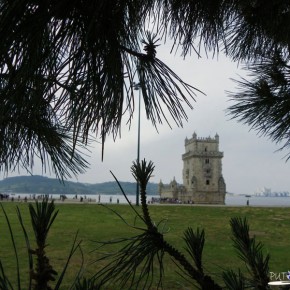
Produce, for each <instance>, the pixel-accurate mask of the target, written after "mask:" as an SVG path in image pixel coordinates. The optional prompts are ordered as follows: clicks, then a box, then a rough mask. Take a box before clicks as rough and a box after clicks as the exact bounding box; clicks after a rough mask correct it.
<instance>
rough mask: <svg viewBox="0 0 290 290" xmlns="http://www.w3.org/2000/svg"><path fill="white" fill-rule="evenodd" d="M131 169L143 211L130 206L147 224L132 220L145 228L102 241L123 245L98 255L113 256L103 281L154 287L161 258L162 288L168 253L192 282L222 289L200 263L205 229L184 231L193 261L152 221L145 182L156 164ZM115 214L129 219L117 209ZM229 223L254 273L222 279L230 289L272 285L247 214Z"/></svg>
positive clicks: (225, 275) (99, 274)
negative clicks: (248, 276) (137, 184)
mask: <svg viewBox="0 0 290 290" xmlns="http://www.w3.org/2000/svg"><path fill="white" fill-rule="evenodd" d="M131 170H132V173H133V176H134V177H135V179H136V181H137V182H139V184H140V189H141V190H140V194H141V203H142V215H140V214H139V213H138V212H137V211H136V210H135V209H134V208H133V207H132V206H131V208H132V209H133V211H134V213H135V214H136V218H137V219H140V220H141V221H142V223H143V224H144V226H145V227H140V226H135V225H133V226H132V228H133V229H135V230H137V231H141V234H139V235H136V236H134V237H132V238H123V239H117V240H115V241H113V242H112V241H110V242H104V243H102V244H101V245H102V246H108V245H110V244H112V243H117V244H120V249H119V250H118V251H117V252H114V253H108V254H106V255H104V256H103V257H102V258H101V259H100V260H99V261H101V260H103V259H107V260H109V262H108V263H107V265H106V266H105V267H103V268H102V269H101V270H99V271H98V272H97V274H96V275H95V276H94V278H96V279H97V281H98V283H99V285H101V286H102V285H107V284H110V283H112V284H113V285H118V287H120V288H122V289H124V288H126V287H129V289H140V288H142V289H150V288H151V285H152V283H153V281H154V277H155V278H156V274H155V275H154V273H155V271H154V263H157V264H158V269H159V272H158V286H157V288H159V287H162V280H163V276H164V264H165V262H164V257H165V255H168V256H169V257H170V258H171V259H172V260H173V261H174V263H175V264H176V266H177V268H178V269H179V270H180V271H181V276H183V277H184V278H186V279H188V280H189V281H191V283H192V285H196V284H197V285H198V287H199V288H200V289H203V290H208V289H211V290H215V289H216V290H220V289H223V287H222V286H221V285H220V284H219V283H217V282H215V281H214V279H213V278H212V277H211V276H210V275H208V274H206V273H205V272H204V267H203V265H202V259H203V257H202V253H203V248H204V244H205V233H204V230H200V229H199V228H197V230H196V232H194V231H193V230H192V229H191V228H188V229H187V230H186V231H185V233H184V241H185V243H186V246H185V250H186V252H187V253H188V254H189V256H190V257H191V258H192V260H193V262H194V263H193V264H192V263H191V262H190V261H189V260H188V258H187V257H186V256H185V255H184V254H183V253H182V252H181V251H180V250H179V249H178V248H176V247H175V246H173V245H172V244H170V243H169V242H167V241H166V240H165V236H164V232H162V231H160V229H159V225H160V224H157V225H156V224H155V223H154V222H153V221H152V219H151V216H150V213H149V209H148V205H147V203H146V185H147V183H148V181H149V179H150V177H151V175H152V173H153V170H154V165H153V163H152V162H149V163H147V162H146V161H145V160H143V161H142V162H141V163H139V162H138V163H133V166H132V168H131ZM116 214H117V215H118V216H119V217H120V218H121V219H122V220H123V221H125V220H124V219H123V218H122V217H121V216H120V215H119V214H118V213H116ZM230 224H231V228H232V233H233V241H234V247H235V248H236V249H237V251H238V256H239V257H240V258H241V260H242V261H243V262H244V263H245V264H246V265H247V266H248V271H249V274H250V278H249V279H248V278H245V277H244V276H243V275H242V274H241V272H240V270H239V272H238V274H235V273H234V272H233V271H232V270H228V271H227V272H224V273H222V277H223V279H224V284H225V285H227V287H229V288H228V289H239V287H242V288H240V289H243V288H244V287H245V285H246V286H247V287H250V288H251V289H259V290H262V289H268V282H269V277H268V275H269V266H268V263H269V255H266V257H265V258H264V257H263V252H262V244H261V243H260V242H259V243H256V239H255V238H250V236H249V226H248V222H247V220H246V219H240V218H232V219H231V222H230ZM123 244H124V245H123ZM121 245H122V246H121Z"/></svg>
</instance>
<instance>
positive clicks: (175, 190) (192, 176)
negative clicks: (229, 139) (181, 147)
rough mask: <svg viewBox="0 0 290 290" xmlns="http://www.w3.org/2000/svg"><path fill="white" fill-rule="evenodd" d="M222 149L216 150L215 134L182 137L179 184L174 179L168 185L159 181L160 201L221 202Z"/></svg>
mask: <svg viewBox="0 0 290 290" xmlns="http://www.w3.org/2000/svg"><path fill="white" fill-rule="evenodd" d="M222 158H223V152H220V151H219V136H218V134H216V135H215V137H214V138H211V137H206V138H198V137H197V135H196V133H194V134H193V135H192V138H190V139H188V138H186V139H185V153H184V154H183V155H182V160H183V172H182V176H183V185H178V184H177V182H176V180H175V178H174V179H173V181H171V182H170V184H169V185H164V184H163V183H162V181H160V183H159V193H160V198H161V201H164V202H166V201H168V202H171V201H173V202H174V201H178V202H181V203H197V204H224V203H225V194H226V184H225V181H224V178H223V175H222Z"/></svg>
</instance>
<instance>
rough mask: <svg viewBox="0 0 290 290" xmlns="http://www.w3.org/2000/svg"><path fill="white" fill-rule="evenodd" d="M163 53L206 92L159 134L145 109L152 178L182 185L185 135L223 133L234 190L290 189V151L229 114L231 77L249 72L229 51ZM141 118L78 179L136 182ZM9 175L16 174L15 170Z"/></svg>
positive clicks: (97, 150) (95, 155)
mask: <svg viewBox="0 0 290 290" xmlns="http://www.w3.org/2000/svg"><path fill="white" fill-rule="evenodd" d="M157 57H159V58H160V59H162V60H163V61H164V62H165V63H166V64H167V65H168V66H169V67H170V68H171V69H172V70H173V71H174V72H176V73H177V74H178V75H179V76H180V77H181V78H182V79H183V80H184V81H186V82H188V83H190V84H191V85H193V86H195V87H197V88H198V89H200V90H202V91H203V92H204V93H205V94H206V95H202V94H199V93H198V94H197V96H196V102H192V104H193V106H194V109H193V110H190V109H189V108H188V107H185V109H186V112H187V115H188V122H186V121H184V126H183V128H178V127H176V125H175V124H174V123H173V122H172V129H170V128H169V127H168V125H167V124H163V125H160V126H159V127H158V130H159V133H157V132H156V130H155V128H154V127H153V126H152V125H151V123H150V122H149V121H148V120H146V117H145V114H144V112H142V114H141V148H140V157H141V159H143V158H146V159H147V160H152V161H153V162H154V164H155V172H154V177H153V178H152V179H151V181H152V182H156V183H158V182H159V181H160V180H162V182H163V183H169V182H170V181H171V180H172V179H173V178H174V177H175V179H176V181H177V182H178V183H182V166H183V163H182V158H181V155H182V154H183V153H184V152H185V149H184V139H185V138H186V137H188V138H191V136H192V134H193V133H194V132H196V134H197V136H198V137H208V136H211V137H214V136H215V134H216V133H218V134H219V136H220V151H223V152H224V158H223V160H222V164H223V176H224V179H225V182H226V185H227V191H228V192H233V193H237V194H238V193H239V194H240V193H241V194H253V193H254V192H255V191H257V190H258V189H260V188H262V187H267V188H271V189H272V191H290V184H289V176H290V174H289V173H290V161H289V162H288V163H286V159H285V158H284V156H285V155H286V153H287V152H286V151H282V152H275V151H276V150H278V149H279V148H280V147H279V145H277V144H274V143H273V142H271V141H270V140H268V139H267V138H265V137H259V136H257V135H256V132H255V131H251V130H250V128H249V127H248V126H247V125H244V124H240V123H237V121H236V120H230V118H229V116H226V112H225V110H226V108H227V107H228V106H229V105H230V102H229V99H228V97H227V94H226V91H234V90H235V84H234V82H233V81H232V80H230V78H236V79H238V78H239V77H238V75H245V72H244V71H242V70H241V68H239V67H238V66H237V64H236V63H232V62H230V61H229V60H228V59H226V58H225V57H224V56H223V55H219V58H218V59H216V58H215V59H212V58H210V59H206V57H205V56H203V58H202V59H198V58H197V56H196V55H192V56H189V57H187V58H186V59H185V60H184V59H183V58H182V57H180V56H179V55H175V56H174V55H170V54H169V49H166V47H160V48H159V50H158V53H157ZM136 97H137V96H136ZM142 106H143V104H141V107H142ZM143 107H144V106H143ZM137 117H138V116H137V114H136V115H135V117H134V120H133V123H132V126H131V129H130V131H129V128H127V127H126V126H123V128H122V132H121V133H122V135H121V139H117V140H116V141H115V142H114V141H113V140H112V138H108V139H107V142H106V144H105V156H104V161H103V162H102V161H101V145H100V144H95V145H94V148H92V154H91V157H90V158H89V161H90V163H91V168H90V169H89V170H88V171H87V173H86V174H83V175H79V176H78V178H77V179H73V181H79V182H88V183H100V182H104V181H111V180H113V178H112V175H111V173H110V170H111V171H112V172H113V173H114V174H115V175H116V177H117V178H118V179H119V180H120V181H133V177H132V176H131V173H130V167H131V165H132V161H133V160H136V156H137V122H138V118H137ZM123 124H124V125H125V120H124V122H123ZM33 173H34V174H41V170H38V169H37V168H36V169H35V170H34V172H33ZM9 176H15V173H14V174H10V175H9ZM52 177H54V176H52Z"/></svg>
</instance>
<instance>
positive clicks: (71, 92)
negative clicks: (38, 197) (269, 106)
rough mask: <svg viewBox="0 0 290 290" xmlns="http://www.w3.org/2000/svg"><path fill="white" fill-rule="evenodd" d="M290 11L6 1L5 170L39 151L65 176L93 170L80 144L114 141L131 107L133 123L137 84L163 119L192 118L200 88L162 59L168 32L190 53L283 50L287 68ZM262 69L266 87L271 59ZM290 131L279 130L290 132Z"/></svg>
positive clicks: (2, 19) (216, 4)
mask: <svg viewBox="0 0 290 290" xmlns="http://www.w3.org/2000/svg"><path fill="white" fill-rule="evenodd" d="M289 11H290V6H289V2H288V1H281V0H273V1H264V0H257V1H244V0H234V1H225V0H208V1H198V0H195V1H192V0H184V1H159V0H158V1H157V0H155V1H154V0H150V1H140V0H129V1H112V0H110V1H109V0H93V1H86V2H82V1H67V0H59V1H53V0H48V1H40V2H37V1H33V0H14V1H10V0H3V1H1V3H0V35H1V45H0V60H1V61H0V72H1V79H0V102H1V106H0V116H1V117H0V168H1V170H4V171H6V172H7V171H9V170H12V169H15V168H17V167H23V168H25V169H27V171H30V169H31V167H33V166H34V159H35V157H36V156H38V157H40V159H41V162H42V165H43V169H44V170H46V169H47V167H48V166H50V165H51V166H52V169H53V170H54V171H55V172H56V174H57V175H58V177H60V178H64V177H67V176H70V175H71V174H78V173H80V172H83V171H84V170H85V169H86V168H87V166H88V164H87V162H86V161H85V159H84V157H83V154H82V153H80V151H84V150H85V145H87V144H88V143H90V141H91V135H92V134H94V135H95V136H97V137H100V138H101V140H102V144H103V145H104V143H105V140H106V136H107V135H108V134H112V135H113V137H116V136H117V135H118V133H119V130H120V127H121V121H122V119H123V118H124V117H125V116H126V117H127V121H128V125H129V126H130V122H131V120H132V117H133V113H134V110H135V102H134V84H136V83H138V84H139V85H140V88H141V90H142V95H143V99H144V104H145V110H146V115H147V117H148V119H150V120H151V121H152V124H153V125H154V126H157V125H158V124H162V123H163V122H164V121H165V122H167V123H168V124H169V123H170V119H172V120H173V122H175V123H176V124H177V125H178V126H182V124H183V121H184V120H187V116H186V113H185V109H184V105H185V106H188V107H190V108H192V104H191V103H192V100H194V97H195V93H196V92H199V91H198V89H196V88H195V87H193V86H192V85H189V84H187V83H185V82H184V81H183V80H182V79H180V77H179V76H177V75H176V74H175V73H174V72H173V71H172V70H171V69H170V68H169V67H168V66H166V64H165V63H163V62H162V61H160V59H158V58H157V50H156V48H157V46H158V43H159V42H160V43H162V42H165V41H166V40H167V39H170V40H172V42H171V43H173V44H172V47H171V48H170V49H171V51H173V50H176V49H179V48H180V49H181V51H182V55H183V56H184V57H185V56H187V55H189V54H190V53H191V52H192V51H194V52H195V53H196V54H198V55H200V52H201V49H202V48H204V49H205V53H206V54H207V53H209V52H212V53H213V54H215V53H218V52H219V51H224V52H225V53H226V54H227V55H228V56H229V57H230V58H231V59H233V60H235V61H261V63H262V64H263V63H265V62H267V61H269V62H270V63H274V62H273V56H274V54H275V53H276V52H277V51H278V52H279V53H281V54H282V56H283V58H284V59H285V65H284V68H285V69H286V68H287V67H288V63H289V61H288V60H289V46H290V33H289V27H290V20H289V19H290V12H289ZM149 23H150V25H149ZM142 48H143V50H144V52H142ZM258 76H259V79H260V83H261V84H263V88H264V87H265V86H264V84H265V83H267V76H265V73H264V68H261V71H259V72H258ZM285 76H287V74H285ZM273 80H275V81H276V80H277V79H276V77H274V78H273ZM284 80H286V82H287V87H288V83H289V79H288V78H287V77H285V78H284ZM266 87H267V86H266ZM264 91H265V92H266V93H267V92H268V90H267V89H266V90H265V89H264ZM285 92H286V91H285ZM287 94H288V93H287ZM277 95H278V96H279V97H280V96H281V97H283V94H282V93H280V92H278V93H277ZM286 99H287V97H286ZM249 100H250V99H249ZM250 101H251V100H250ZM238 102H239V100H238ZM253 106H254V107H255V110H257V111H259V107H258V106H256V105H255V104H253ZM286 107H287V108H288V106H286ZM276 112H277V114H279V113H281V110H279V109H277V111H276ZM125 113H128V114H125ZM244 113H247V110H246V111H244ZM241 114H243V112H242V113H241ZM284 116H285V114H284V113H281V115H280V118H279V120H278V121H274V122H273V121H272V122H270V125H273V126H274V127H276V126H277V124H279V123H281V120H284V118H283V117H284ZM247 121H248V122H249V123H250V125H252V124H254V125H255V121H254V123H253V121H251V118H249V119H247ZM263 124H264V123H259V124H258V127H259V128H262V129H263ZM288 126H289V121H287V122H286V131H287V129H288ZM288 133H289V132H288ZM288 133H285V132H282V133H281V131H279V133H277V134H279V136H278V137H279V138H284V139H285V140H286V141H287V140H288V136H289V134H288ZM281 134H282V135H281ZM270 137H272V136H271V134H270ZM103 153H104V151H103Z"/></svg>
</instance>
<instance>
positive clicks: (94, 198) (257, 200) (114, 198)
mask: <svg viewBox="0 0 290 290" xmlns="http://www.w3.org/2000/svg"><path fill="white" fill-rule="evenodd" d="M38 196H39V197H40V195H35V197H36V198H37V197H38ZM12 197H13V198H14V200H15V201H17V200H18V199H19V200H21V201H22V200H24V199H25V197H26V198H29V199H30V198H33V195H32V194H27V193H19V194H18V193H15V194H13V195H10V198H12ZM49 197H50V198H51V197H52V198H53V199H55V200H59V199H60V195H58V194H53V195H50V196H49ZM66 197H67V198H68V199H69V200H73V201H81V200H82V201H83V202H92V203H106V204H108V203H112V204H113V203H114V204H116V203H120V204H125V203H127V201H126V199H125V197H124V196H123V195H120V194H116V195H108V194H97V195H93V194H92V195H77V196H75V195H69V194H67V195H66ZM152 197H153V198H158V197H159V196H156V195H153V196H152V195H149V196H148V197H147V201H149V202H151V201H152ZM127 198H128V200H129V201H130V202H131V203H132V204H135V203H136V196H135V195H128V196H127ZM247 201H249V206H271V207H290V197H269V196H267V197H259V196H251V197H246V196H241V195H226V200H225V205H226V206H247Z"/></svg>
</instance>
